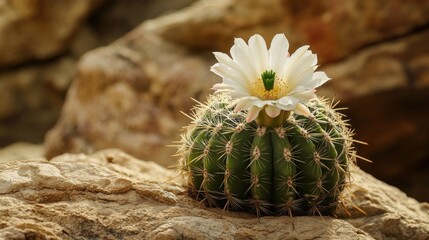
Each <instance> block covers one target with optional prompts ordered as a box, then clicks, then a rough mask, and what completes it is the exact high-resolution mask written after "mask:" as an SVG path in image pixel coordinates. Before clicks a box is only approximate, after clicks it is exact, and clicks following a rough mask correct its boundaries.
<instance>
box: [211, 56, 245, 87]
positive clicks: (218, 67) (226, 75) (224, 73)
mask: <svg viewBox="0 0 429 240" xmlns="http://www.w3.org/2000/svg"><path fill="white" fill-rule="evenodd" d="M210 71H212V72H213V73H215V74H217V75H218V76H220V77H222V78H223V80H224V82H225V79H229V84H231V85H240V87H241V88H243V89H246V92H250V89H249V88H250V84H249V82H248V81H247V79H246V78H245V77H243V76H241V75H240V74H238V73H237V72H235V71H233V70H232V69H231V68H229V67H227V66H225V65H222V64H219V63H216V64H215V65H213V66H212V67H211V68H210Z"/></svg>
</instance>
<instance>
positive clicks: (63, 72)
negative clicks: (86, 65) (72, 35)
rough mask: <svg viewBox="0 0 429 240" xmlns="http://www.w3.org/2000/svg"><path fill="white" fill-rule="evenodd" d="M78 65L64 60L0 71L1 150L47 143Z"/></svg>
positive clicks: (70, 59)
mask: <svg viewBox="0 0 429 240" xmlns="http://www.w3.org/2000/svg"><path fill="white" fill-rule="evenodd" d="M75 64H76V59H74V58H72V57H70V56H64V57H62V58H59V59H57V60H55V61H52V62H49V63H46V62H45V63H39V64H30V65H26V66H23V67H20V68H15V69H13V70H4V71H0V95H1V96H2V97H1V99H2V100H1V101H0V146H4V145H7V144H10V143H13V142H16V141H24V140H25V141H29V142H41V141H42V140H43V137H42V136H43V135H44V133H45V132H46V131H47V130H48V129H49V128H51V127H52V125H54V123H55V120H56V118H57V116H58V115H59V113H60V109H61V107H62V104H63V99H64V95H65V93H66V91H67V88H68V87H69V85H70V82H71V81H72V79H73V78H74V76H75Z"/></svg>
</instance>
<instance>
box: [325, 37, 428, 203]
mask: <svg viewBox="0 0 429 240" xmlns="http://www.w3.org/2000/svg"><path fill="white" fill-rule="evenodd" d="M428 39H429V30H427V29H426V30H422V31H419V32H417V33H414V34H413V35H411V36H408V37H402V38H399V39H396V40H392V41H389V42H386V43H383V44H377V45H374V46H371V47H368V48H366V49H364V50H362V51H360V52H359V53H357V54H354V55H352V56H350V57H349V58H348V59H346V60H343V61H341V62H339V63H335V64H328V65H325V66H324V70H325V71H326V72H327V74H328V76H331V77H332V78H333V80H332V81H331V82H329V83H328V84H327V86H325V87H324V88H323V89H321V90H320V94H321V95H327V96H331V97H335V98H336V99H340V100H341V102H340V104H339V107H347V108H348V109H347V110H345V111H344V112H345V114H346V115H347V116H348V117H349V118H350V119H351V122H350V123H351V125H352V126H353V127H354V128H355V129H356V133H357V135H356V139H359V140H361V141H364V142H367V143H368V144H369V146H368V147H366V146H359V145H358V152H359V154H360V155H362V156H365V157H366V158H369V159H371V160H373V163H372V164H367V163H362V164H361V165H360V166H361V167H362V168H363V169H365V170H366V171H368V172H369V173H371V174H373V175H376V176H377V177H378V178H379V179H381V180H383V181H385V182H387V183H389V184H393V185H395V186H398V187H400V188H401V189H403V190H404V191H406V192H407V194H409V195H411V196H412V197H415V198H417V199H419V200H421V201H429V193H428V191H426V189H427V186H426V185H427V184H426V183H427V182H428V181H429V176H428V175H427V172H428V171H429V164H428V161H427V159H428V158H429V151H428V149H427V147H426V146H427V144H428V140H427V136H428V135H429V128H427V119H429V114H428V112H429V106H428V105H427V104H426V103H427V102H428V101H429V95H428V94H427V93H428V91H429V85H428V84H427V76H429V75H428V73H429V58H428V57H427V56H428V54H429V47H428V46H427V44H426V42H427V40H428ZM416 46H420V47H418V48H416ZM386 166H389V167H386ZM409 173H412V174H409Z"/></svg>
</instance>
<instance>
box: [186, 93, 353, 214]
mask: <svg viewBox="0 0 429 240" xmlns="http://www.w3.org/2000/svg"><path fill="white" fill-rule="evenodd" d="M230 101H231V99H230V98H229V97H227V96H225V95H221V94H218V95H213V96H211V97H210V98H209V100H208V103H207V104H200V106H198V107H197V108H196V109H195V111H194V115H193V116H194V117H193V122H192V123H191V124H190V125H189V126H188V127H187V132H186V133H185V134H183V136H182V141H181V145H180V147H179V155H180V156H181V159H182V160H181V166H180V169H181V171H182V172H183V173H184V175H185V176H187V179H188V192H189V194H190V195H191V196H194V197H196V198H197V199H199V200H202V201H204V202H206V203H207V205H209V206H216V207H223V208H225V209H230V210H243V211H252V212H254V213H256V214H257V215H258V216H260V215H272V214H288V215H291V216H292V215H326V214H330V213H331V212H332V211H333V210H334V209H335V206H336V204H337V202H338V198H339V196H340V193H341V192H342V191H343V189H344V187H345V185H346V184H347V183H348V176H349V174H348V169H349V166H350V164H353V163H354V154H355V152H354V151H353V148H352V144H351V143H352V138H351V136H352V131H350V130H348V129H347V126H346V124H345V123H344V121H343V120H342V119H341V118H342V115H340V114H339V113H337V112H335V111H334V110H333V109H332V108H331V107H330V105H329V104H327V103H325V102H324V101H321V100H314V101H311V102H309V103H308V107H309V109H310V110H311V111H312V115H313V116H312V117H304V116H298V115H296V114H292V115H291V116H289V118H288V120H287V121H286V122H285V123H284V124H283V125H282V126H279V127H276V128H266V127H263V126H258V125H257V124H256V123H255V122H250V123H246V121H245V116H246V112H238V113H235V112H233V111H232V109H231V108H228V105H229V102H230Z"/></svg>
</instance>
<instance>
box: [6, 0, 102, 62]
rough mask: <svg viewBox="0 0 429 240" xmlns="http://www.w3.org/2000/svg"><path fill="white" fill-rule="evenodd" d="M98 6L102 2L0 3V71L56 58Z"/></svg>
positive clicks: (41, 1)
mask: <svg viewBox="0 0 429 240" xmlns="http://www.w3.org/2000/svg"><path fill="white" fill-rule="evenodd" d="M101 3H102V0H91V1H86V0H79V1H70V0H68V1H64V2H61V3H59V2H58V1H52V0H40V1H22V0H14V1H2V3H1V5H0V9H1V12H2V15H1V16H2V17H1V18H0V23H1V24H0V35H1V36H2V38H1V39H0V52H2V54H1V56H0V67H4V66H10V65H16V64H19V63H22V62H26V61H31V60H43V59H49V58H52V57H54V56H57V55H58V54H60V53H61V52H63V51H64V50H65V49H66V48H67V46H68V41H69V40H70V38H71V37H72V36H73V33H74V32H75V31H76V29H77V27H78V26H79V25H80V23H81V22H82V21H83V20H84V19H85V17H86V16H88V15H89V14H90V13H91V12H92V11H93V10H94V9H95V8H96V7H97V6H99V5H100V4H101ZM18 36H19V37H18ZM29 43H31V44H29Z"/></svg>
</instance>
